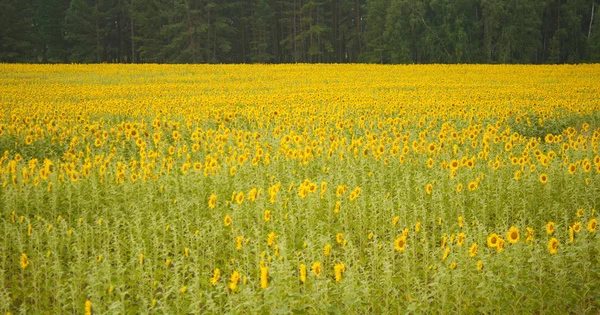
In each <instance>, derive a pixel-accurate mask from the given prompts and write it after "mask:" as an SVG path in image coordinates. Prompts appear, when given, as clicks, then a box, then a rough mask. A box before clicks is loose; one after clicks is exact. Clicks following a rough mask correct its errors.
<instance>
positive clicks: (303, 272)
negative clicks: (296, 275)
mask: <svg viewBox="0 0 600 315" xmlns="http://www.w3.org/2000/svg"><path fill="white" fill-rule="evenodd" d="M300 282H301V283H306V265H305V264H300Z"/></svg>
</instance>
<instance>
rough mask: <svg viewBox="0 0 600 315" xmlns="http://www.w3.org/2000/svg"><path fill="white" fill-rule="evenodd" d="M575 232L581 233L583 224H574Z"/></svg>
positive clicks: (577, 222)
mask: <svg viewBox="0 0 600 315" xmlns="http://www.w3.org/2000/svg"><path fill="white" fill-rule="evenodd" d="M573 231H574V232H575V233H579V232H581V222H579V221H576V222H575V223H573Z"/></svg>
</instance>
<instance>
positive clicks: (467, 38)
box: [0, 0, 600, 64]
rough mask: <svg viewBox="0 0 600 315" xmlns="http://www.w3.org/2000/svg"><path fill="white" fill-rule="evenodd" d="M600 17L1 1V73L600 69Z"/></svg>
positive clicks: (539, 4) (282, 4)
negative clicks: (191, 66)
mask: <svg viewBox="0 0 600 315" xmlns="http://www.w3.org/2000/svg"><path fill="white" fill-rule="evenodd" d="M596 2H598V3H596ZM599 6H600V1H598V0H568V1H567V0H236V1H233V0H228V1H224V0H0V62H8V63H12V62H19V63H358V62H360V63H382V64H388V63H391V64H396V63H503V64H506V63H523V64H541V63H588V62H598V61H600V13H599V12H597V11H598V7H599Z"/></svg>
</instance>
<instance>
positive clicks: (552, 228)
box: [546, 221, 556, 235]
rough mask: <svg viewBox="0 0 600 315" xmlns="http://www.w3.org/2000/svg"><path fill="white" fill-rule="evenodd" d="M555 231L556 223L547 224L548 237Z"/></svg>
mask: <svg viewBox="0 0 600 315" xmlns="http://www.w3.org/2000/svg"><path fill="white" fill-rule="evenodd" d="M555 229H556V224H555V223H554V222H552V221H550V222H548V223H547V224H546V233H547V234H548V235H552V234H554V231H555Z"/></svg>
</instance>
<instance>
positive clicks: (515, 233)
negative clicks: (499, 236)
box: [506, 226, 520, 244]
mask: <svg viewBox="0 0 600 315" xmlns="http://www.w3.org/2000/svg"><path fill="white" fill-rule="evenodd" d="M519 238H520V235H519V229H517V228H516V227H514V226H511V227H510V229H509V230H508V233H506V239H508V241H509V242H510V243H511V244H515V243H517V242H518V241H519Z"/></svg>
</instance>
